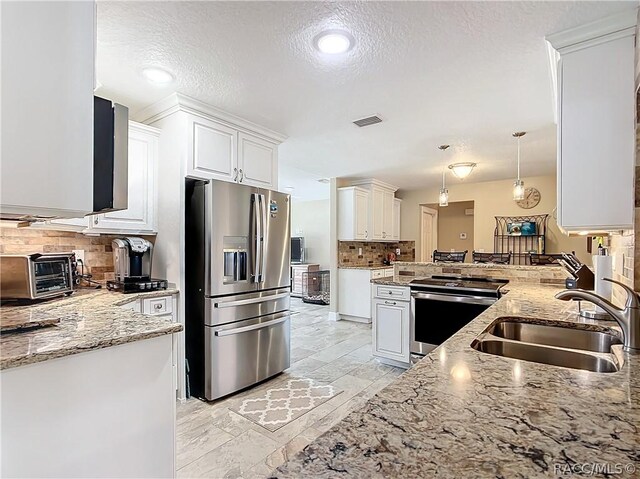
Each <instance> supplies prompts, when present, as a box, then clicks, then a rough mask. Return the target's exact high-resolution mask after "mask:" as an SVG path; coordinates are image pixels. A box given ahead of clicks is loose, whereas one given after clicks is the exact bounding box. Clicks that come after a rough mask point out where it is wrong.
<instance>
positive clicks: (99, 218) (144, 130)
mask: <svg viewBox="0 0 640 479" xmlns="http://www.w3.org/2000/svg"><path fill="white" fill-rule="evenodd" d="M159 138H160V130H158V129H157V128H153V127H150V126H147V125H142V124H140V123H136V122H133V121H130V122H129V160H128V167H129V168H128V183H129V200H128V204H129V207H128V208H127V209H126V210H122V211H113V212H111V213H103V214H99V215H93V216H87V217H82V218H76V219H59V220H52V221H50V222H47V223H38V224H37V225H36V227H42V228H46V229H62V230H73V231H81V232H84V233H88V234H99V233H115V234H134V233H135V234H154V233H156V232H157V227H156V214H157V212H156V203H157V192H156V191H157V190H156V176H157V168H158V142H159Z"/></svg>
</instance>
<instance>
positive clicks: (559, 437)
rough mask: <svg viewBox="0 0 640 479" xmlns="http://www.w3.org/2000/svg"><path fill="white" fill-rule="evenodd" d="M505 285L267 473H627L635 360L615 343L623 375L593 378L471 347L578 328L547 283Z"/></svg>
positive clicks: (635, 458) (634, 447)
mask: <svg viewBox="0 0 640 479" xmlns="http://www.w3.org/2000/svg"><path fill="white" fill-rule="evenodd" d="M411 279H413V278H411V277H403V276H396V277H394V278H393V279H387V280H376V282H378V283H383V284H389V282H391V283H392V284H396V285H406V284H407V283H408V282H409V281H410V280H411ZM508 289H509V292H508V293H507V294H506V295H505V296H503V297H502V298H501V299H500V300H499V301H498V302H497V303H496V304H495V305H493V306H491V307H490V308H489V309H487V310H486V311H485V312H484V313H482V314H481V315H480V316H478V317H477V318H476V319H475V320H474V321H472V322H471V323H470V324H468V325H467V326H466V327H464V328H463V329H461V330H460V331H459V332H458V333H456V334H455V335H454V336H452V337H451V338H450V339H449V340H447V341H446V342H445V343H444V344H442V345H441V346H440V347H438V348H437V349H436V350H434V351H433V352H432V353H431V354H429V355H428V356H426V357H425V358H424V359H422V360H421V361H419V362H418V363H417V364H416V365H415V366H414V367H412V368H411V369H410V370H408V371H407V372H405V373H404V374H403V375H402V376H400V377H399V378H398V379H397V380H396V381H395V382H394V383H392V384H390V385H389V386H387V387H386V388H385V389H384V390H382V391H381V392H380V393H378V394H377V395H376V396H375V397H373V398H372V399H371V400H370V401H369V402H368V403H367V404H366V405H365V406H364V407H363V408H362V409H361V410H359V411H355V412H353V413H351V414H350V415H349V416H347V417H346V418H345V419H344V420H343V421H341V422H340V423H338V424H337V425H336V426H334V427H333V428H332V429H330V430H329V431H327V432H326V433H325V434H324V435H322V436H320V437H319V438H318V439H316V440H315V441H314V442H312V443H311V444H310V445H308V446H307V447H306V448H305V449H304V450H303V451H302V452H300V453H299V454H298V455H296V456H295V457H294V458H292V459H291V460H290V461H289V462H287V463H286V464H284V465H283V466H281V467H280V468H279V469H277V470H275V471H274V472H273V474H272V475H273V477H278V478H294V477H295V478H297V477H316V478H320V477H324V478H329V477H451V478H459V477H509V478H513V477H543V476H551V477H553V476H558V475H569V474H570V473H572V472H573V473H575V472H576V471H578V470H581V471H586V470H588V469H589V467H592V468H593V467H601V468H609V469H601V471H605V472H606V471H614V470H619V471H621V472H620V473H619V474H620V477H637V475H635V474H637V472H636V468H638V470H640V431H639V427H640V356H633V355H629V354H626V353H622V346H621V345H617V346H614V348H615V351H616V355H617V356H618V357H619V359H620V361H624V364H623V365H622V368H621V369H620V370H619V371H617V372H612V373H595V372H589V371H584V370H578V369H568V368H563V367H557V366H550V365H545V364H540V363H535V362H527V361H521V360H514V359H508V358H505V357H501V356H495V355H491V354H486V353H482V352H479V351H476V350H475V349H473V348H472V347H471V343H472V342H473V341H474V339H476V338H477V337H478V336H479V335H480V334H481V333H483V331H485V329H486V328H487V327H489V326H490V325H492V324H493V323H494V322H496V321H498V320H499V318H502V317H506V316H519V317H529V318H538V319H542V320H556V321H558V320H559V321H570V322H578V321H579V319H578V317H577V314H576V305H575V304H574V303H571V302H562V301H559V300H557V299H555V298H554V295H555V293H557V292H558V291H559V290H560V287H559V286H557V285H540V284H525V283H515V282H514V283H510V284H509V285H508ZM602 324H604V323H601V325H602ZM613 324H615V323H611V322H607V323H606V326H605V327H609V326H612V325H613ZM587 328H593V329H597V328H599V326H597V325H594V326H587ZM615 329H616V328H615V327H614V328H610V329H609V332H612V331H613V330H615ZM598 464H602V466H598ZM572 468H573V469H572ZM576 468H577V469H576ZM580 468H582V469H580ZM593 475H594V476H603V475H606V474H603V473H602V472H601V473H599V474H593Z"/></svg>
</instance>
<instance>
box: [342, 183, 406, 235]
mask: <svg viewBox="0 0 640 479" xmlns="http://www.w3.org/2000/svg"><path fill="white" fill-rule="evenodd" d="M353 184H354V185H355V186H349V187H344V188H339V189H338V192H339V193H338V239H339V240H341V241H363V240H365V241H394V240H397V239H399V237H400V218H399V214H400V210H399V206H396V204H395V202H396V198H395V197H394V193H395V191H396V189H397V188H396V187H395V186H392V185H389V184H387V183H383V182H382V181H378V180H375V179H369V180H358V181H355V182H353ZM398 201H399V200H398ZM365 211H366V214H365ZM396 213H397V214H398V217H397V218H396ZM365 218H366V220H365ZM365 221H366V223H365ZM396 229H397V232H396V231H395V230H396Z"/></svg>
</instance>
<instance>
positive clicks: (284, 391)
mask: <svg viewBox="0 0 640 479" xmlns="http://www.w3.org/2000/svg"><path fill="white" fill-rule="evenodd" d="M341 392H342V391H341V390H339V389H337V388H335V387H334V386H331V385H326V384H320V383H317V382H315V381H313V380H312V379H306V378H296V379H290V380H289V381H287V382H286V383H285V384H283V385H281V386H279V387H276V388H273V389H268V390H267V391H265V392H263V393H260V394H257V395H256V396H253V397H249V398H247V399H245V400H243V401H242V404H241V405H240V406H239V407H238V408H233V410H234V411H235V412H237V413H238V414H240V415H241V416H244V417H245V418H247V419H249V420H250V421H253V422H255V423H256V424H259V425H260V426H262V427H264V428H265V429H268V430H269V431H271V432H273V431H277V430H278V429H280V428H281V427H282V426H285V425H287V424H289V423H290V422H291V421H293V420H294V419H297V418H299V417H300V416H302V415H303V414H306V413H307V412H309V411H311V410H312V409H314V408H316V407H318V406H320V405H321V404H322V403H325V402H327V401H328V400H329V399H331V398H333V397H335V396H337V395H338V394H340V393H341Z"/></svg>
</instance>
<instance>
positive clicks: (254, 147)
mask: <svg viewBox="0 0 640 479" xmlns="http://www.w3.org/2000/svg"><path fill="white" fill-rule="evenodd" d="M277 164H278V146H277V145H274V144H273V143H271V142H269V141H265V140H263V139H261V138H258V137H256V136H253V135H249V134H247V133H238V171H239V175H238V182H239V183H246V184H247V185H251V186H257V187H260V188H270V189H274V188H277V186H278V180H277V178H278V173H277Z"/></svg>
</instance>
